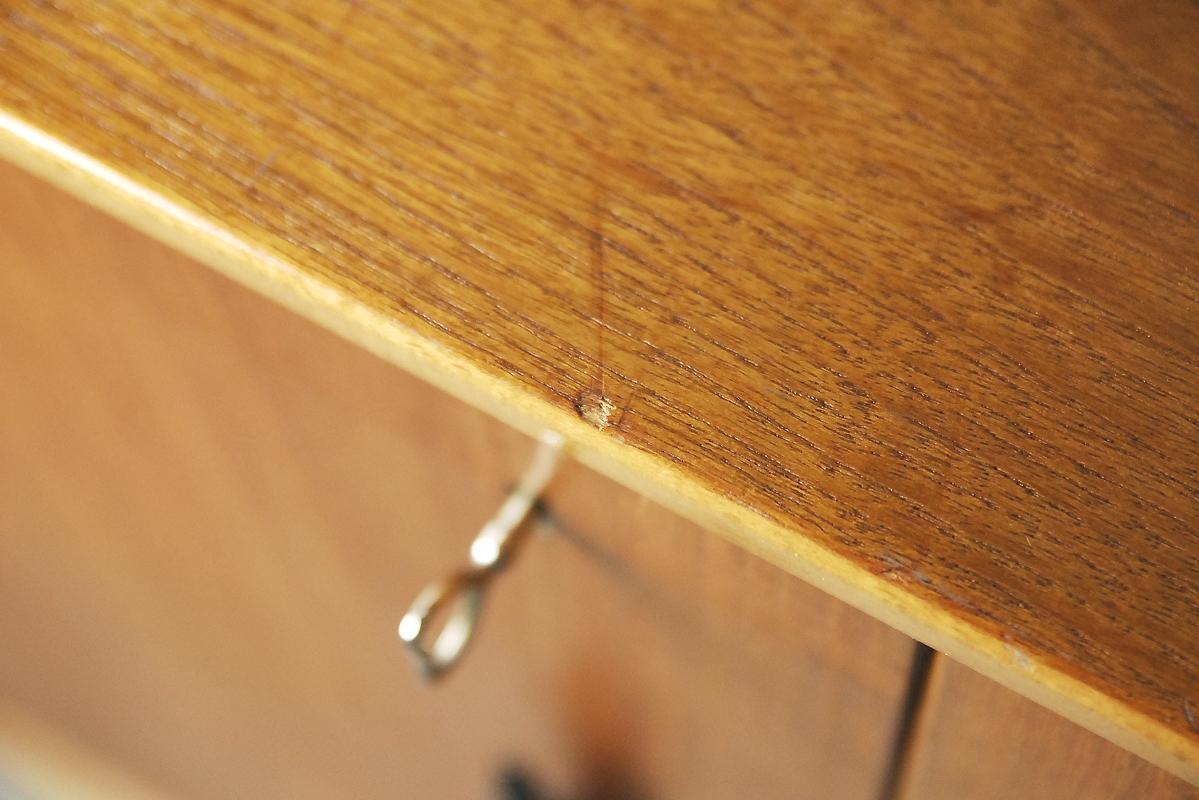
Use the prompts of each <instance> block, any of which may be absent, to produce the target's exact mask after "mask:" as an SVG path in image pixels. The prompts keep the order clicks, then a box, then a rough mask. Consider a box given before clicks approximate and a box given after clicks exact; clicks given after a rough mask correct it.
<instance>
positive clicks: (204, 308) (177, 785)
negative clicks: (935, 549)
mask: <svg viewBox="0 0 1199 800" xmlns="http://www.w3.org/2000/svg"><path fill="white" fill-rule="evenodd" d="M0 186H2V187H3V191H0V218H2V219H4V220H5V225H4V227H3V228H2V229H0V262H2V263H3V264H4V269H3V270H0V294H2V296H3V298H4V302H5V307H6V313H5V314H4V315H3V317H2V320H0V325H2V326H3V331H2V333H0V340H2V341H3V342H4V346H3V348H2V349H0V370H2V372H3V375H4V380H3V381H0V409H3V416H2V418H0V486H3V503H2V504H0V505H2V508H3V510H2V511H0V608H2V609H3V613H0V641H3V642H4V657H3V658H2V659H0V697H3V698H5V699H6V700H7V701H8V702H10V703H13V704H15V705H17V706H18V707H19V708H21V709H24V710H25V711H27V712H32V713H33V714H35V715H36V716H37V717H38V718H41V719H43V720H47V721H49V722H51V723H53V724H54V725H55V726H56V727H58V728H59V729H61V730H63V731H66V732H67V733H69V734H70V735H71V736H72V737H74V738H77V739H79V740H81V741H83V742H88V743H93V744H94V745H95V746H96V747H97V748H98V749H99V750H100V751H101V753H102V754H103V756H104V757H106V758H108V759H111V760H112V761H113V762H114V763H116V764H118V765H121V766H123V767H124V768H125V769H126V770H128V771H129V772H131V773H133V774H135V775H137V776H140V777H142V778H144V779H145V780H147V781H148V782H150V783H151V784H153V785H154V786H157V787H159V788H160V789H161V790H162V791H163V792H164V793H165V794H166V795H168V796H175V797H182V798H209V797H254V798H270V797H278V798H301V797H313V798H330V797H354V798H369V797H380V798H383V797H397V796H407V797H444V798H453V797H463V798H466V797H472V798H473V797H477V798H497V800H498V799H499V798H500V797H501V796H502V795H501V793H500V791H499V785H500V777H501V774H502V772H503V771H504V770H506V769H509V768H520V769H523V770H527V771H528V772H529V774H530V775H532V776H534V777H535V778H536V779H537V780H538V781H539V782H540V783H541V784H542V785H543V786H544V787H546V788H547V790H548V791H552V792H553V793H554V796H558V797H561V796H567V797H596V798H600V797H602V798H609V797H630V798H631V797H639V798H640V797H644V798H667V797H712V798H716V797H730V798H733V797H745V796H747V793H748V794H749V795H752V796H755V797H763V798H768V797H777V798H793V797H812V798H847V799H849V798H874V797H876V796H877V793H878V791H879V787H880V785H881V783H882V782H883V781H884V780H885V778H886V775H887V771H888V770H889V769H890V767H891V763H890V760H891V757H892V752H893V748H894V745H895V737H896V736H897V733H898V725H899V719H900V710H901V708H902V705H903V699H904V690H905V686H906V683H907V668H908V666H909V664H910V662H911V659H912V656H913V651H914V647H915V645H914V644H913V643H912V642H911V641H910V640H909V639H907V638H906V637H904V636H902V635H901V634H899V633H897V632H895V631H893V630H891V629H889V628H887V627H886V626H884V625H883V624H882V623H879V622H876V621H874V620H871V619H869V618H867V617H866V616H865V615H863V614H861V613H860V612H858V611H855V610H853V609H850V608H849V607H848V606H845V605H844V604H842V603H840V602H839V601H837V600H834V599H832V598H830V597H828V596H826V595H824V594H822V593H821V592H819V591H818V590H816V589H815V588H813V587H810V586H807V585H805V584H804V583H802V582H801V581H799V580H798V579H796V578H793V577H792V576H790V575H787V574H785V573H783V572H782V571H780V570H778V569H777V568H775V567H772V566H770V565H769V564H767V563H765V562H764V561H761V560H760V559H758V558H755V557H753V556H751V555H750V554H748V553H746V552H745V551H743V550H741V549H740V548H737V547H735V546H733V545H732V544H730V543H728V542H726V541H724V540H723V539H720V538H718V537H714V536H712V535H711V534H709V533H706V532H704V531H701V530H699V529H698V528H697V527H696V526H695V525H693V524H691V523H688V522H686V521H684V520H682V519H680V518H679V517H678V516H676V515H674V514H671V513H669V512H667V511H665V510H663V509H662V508H660V507H658V506H656V505H654V504H652V503H650V502H648V501H646V500H645V499H644V498H641V497H639V496H637V495H635V494H634V493H633V492H631V491H629V490H628V489H625V488H622V487H619V486H617V485H615V484H613V483H612V482H611V481H609V480H607V479H605V478H602V477H600V476H598V475H596V474H595V473H593V472H591V471H589V470H587V469H586V468H583V467H581V466H579V465H577V464H573V463H568V464H567V465H566V466H565V467H564V468H563V469H562V470H561V472H560V474H559V475H558V477H557V478H556V480H555V481H554V483H553V485H552V488H551V490H550V491H549V493H548V494H547V496H546V502H547V504H548V507H549V509H550V511H551V513H552V516H553V519H554V520H555V522H554V523H553V524H550V523H541V524H540V526H539V530H538V531H537V532H535V535H534V540H533V541H531V542H530V543H529V544H528V546H527V548H526V550H525V552H523V553H522V554H521V557H520V558H519V559H518V560H517V561H516V563H515V564H514V565H513V567H512V568H511V570H510V571H508V572H507V573H505V574H504V575H503V576H502V577H500V578H499V579H497V581H496V583H495V585H494V586H493V587H492V590H491V592H490V596H489V598H488V607H487V608H486V609H485V616H484V619H483V621H482V626H481V628H480V630H479V635H478V641H477V642H476V643H475V644H474V645H473V647H472V649H471V651H470V652H469V653H468V654H467V656H466V658H465V660H464V662H463V664H462V665H461V667H460V668H459V670H458V671H456V672H455V673H453V674H451V675H449V676H448V677H447V678H446V680H445V681H444V683H442V684H439V685H436V686H423V685H421V683H420V681H419V680H418V678H417V675H416V672H415V671H414V670H413V669H412V666H411V665H410V664H409V662H408V659H407V658H406V656H405V653H404V652H403V650H402V648H401V646H400V643H399V641H398V640H397V638H396V636H395V626H396V623H397V622H398V620H399V617H400V614H401V613H402V612H403V609H404V607H405V606H406V605H407V603H408V602H409V601H411V599H412V598H413V596H414V595H415V594H416V593H417V591H419V589H420V588H421V587H422V586H423V584H424V583H425V582H426V581H428V580H430V579H432V578H435V577H438V576H440V575H441V574H443V573H445V572H447V571H449V570H450V569H452V568H453V567H455V566H457V565H458V564H459V563H460V562H462V561H463V560H464V558H465V556H466V548H467V546H468V544H469V542H470V540H471V538H472V537H473V536H474V533H475V532H476V530H477V529H478V528H479V526H480V525H481V524H482V523H483V522H484V521H485V520H486V519H487V518H488V517H489V516H490V515H491V514H492V513H493V512H494V511H495V509H496V507H497V506H498V505H499V503H500V501H501V500H502V499H503V497H504V494H505V492H506V491H507V490H508V489H509V488H510V486H511V483H512V482H513V481H514V480H515V479H516V477H517V476H519V474H520V472H521V471H522V470H523V469H524V464H525V462H526V460H527V459H528V457H529V454H530V452H531V442H530V440H529V439H528V438H527V437H525V436H523V435H521V434H519V433H516V432H515V431H513V430H511V429H509V428H507V427H506V426H504V425H502V424H499V423H497V422H495V421H494V420H492V419H490V418H488V417H485V416H484V415H482V414H481V413H479V412H477V411H475V410H473V409H470V408H468V407H466V406H465V405H463V404H462V403H461V402H459V401H456V400H453V399H452V398H449V397H448V396H446V395H444V394H442V393H441V392H439V391H437V390H435V389H433V388H431V387H429V386H427V385H425V384H423V383H421V382H420V381H418V380H416V379H415V378H413V377H411V376H408V375H406V374H404V373H402V372H400V371H399V370H397V369H395V368H394V367H392V366H391V365H389V364H386V363H384V362H383V361H380V360H378V359H377V358H375V357H374V356H371V355H369V354H367V353H365V352H363V351H362V350H360V349H358V348H356V347H354V346H353V345H351V344H349V343H347V342H344V341H342V340H339V339H337V338H336V337H334V336H333V335H332V334H330V333H328V332H326V331H323V330H321V329H319V328H317V327H316V326H314V325H312V324H311V323H309V322H306V321H304V320H301V319H299V318H298V317H295V316H294V315H292V314H291V313H289V312H287V311H284V310H283V309H280V308H278V307H276V306H274V305H273V304H271V303H270V302H268V301H266V300H263V299H262V298H260V297H257V296H255V295H253V294H251V293H250V292H249V291H247V290H246V289H244V288H242V287H239V286H236V285H234V284H233V283H231V282H229V281H228V280H227V279H225V278H223V277H220V276H219V275H216V274H214V273H212V272H210V271H209V270H207V269H205V268H203V267H201V266H199V265H197V264H194V263H192V262H189V261H188V260H187V259H186V258H184V257H182V256H180V255H178V254H176V253H174V252H172V251H171V250H169V249H167V248H166V247H164V246H162V245H159V244H157V243H154V242H152V241H150V240H149V239H147V238H145V237H144V236H142V235H140V234H137V233H134V232H132V231H131V230H129V229H127V228H125V227H124V226H122V225H120V224H118V223H116V222H113V221H111V220H109V219H107V218H105V217H104V216H103V215H101V214H100V213H99V212H97V211H95V210H93V209H90V208H87V207H85V206H83V205H82V204H81V203H79V202H78V201H75V200H71V199H69V198H67V197H65V196H64V195H61V194H60V193H58V192H56V191H54V190H51V189H49V188H48V187H46V186H44V185H42V184H40V183H38V182H36V181H34V180H33V179H31V178H28V177H26V176H24V175H22V174H20V173H18V172H17V171H16V170H14V169H12V168H11V167H0ZM746 586H752V587H753V591H750V592H747V591H745V590H744V588H745V587H746Z"/></svg>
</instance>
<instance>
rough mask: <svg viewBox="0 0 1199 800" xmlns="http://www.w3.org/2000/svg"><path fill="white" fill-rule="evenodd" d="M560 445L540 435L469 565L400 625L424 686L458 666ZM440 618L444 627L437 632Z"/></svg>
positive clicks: (428, 594)
mask: <svg viewBox="0 0 1199 800" xmlns="http://www.w3.org/2000/svg"><path fill="white" fill-rule="evenodd" d="M563 444H564V441H563V439H562V436H561V435H559V434H557V433H554V432H553V431H546V432H544V433H542V435H541V440H540V443H539V445H538V447H537V452H536V453H535V454H534V455H533V462H532V463H531V464H530V465H529V468H528V469H527V470H525V474H524V475H523V476H521V479H520V482H519V483H517V485H516V488H515V489H513V490H512V492H511V493H510V494H509V495H508V497H507V499H506V500H504V502H503V504H502V505H500V508H499V511H497V512H496V514H495V516H494V517H492V518H491V519H490V520H489V521H488V522H487V524H486V525H484V526H483V529H482V530H481V531H479V535H478V536H476V537H475V540H474V541H473V542H471V545H470V562H469V565H468V566H467V567H465V568H464V569H461V570H459V571H457V572H455V573H453V574H451V575H450V576H449V577H447V578H445V579H443V580H440V581H435V582H433V583H430V584H429V585H428V586H426V587H425V588H424V589H423V590H422V591H421V593H420V594H418V595H417V596H416V599H415V600H414V601H413V602H412V605H411V606H410V607H409V608H408V611H407V613H405V614H404V616H403V618H402V619H401V620H400V628H399V633H400V641H402V642H403V643H404V644H405V645H406V646H407V647H408V651H409V652H410V653H411V654H412V656H413V658H414V659H415V660H416V664H417V668H418V669H419V670H420V673H421V676H422V677H423V678H424V679H425V680H426V681H435V680H437V679H438V678H440V677H441V676H443V675H444V674H445V673H446V672H448V671H449V670H450V669H452V668H453V667H454V665H455V664H457V663H458V662H459V661H460V660H461V658H462V654H463V653H464V652H465V651H466V647H467V645H469V644H470V641H471V638H472V637H473V636H474V632H475V627H476V626H477V625H478V622H479V615H480V614H481V613H482V610H483V601H484V599H485V598H486V591H487V584H488V583H489V582H490V581H491V579H492V578H493V577H495V576H496V575H497V574H499V573H500V572H501V571H503V569H504V567H505V566H507V565H508V564H509V563H510V562H511V561H512V558H513V557H514V556H515V555H516V553H517V551H518V550H519V549H520V546H521V544H522V543H523V542H524V540H525V538H526V537H527V535H528V531H529V526H528V525H526V524H525V523H526V522H527V521H528V518H529V516H530V514H531V513H532V512H533V510H534V508H535V507H536V505H537V500H538V498H539V497H540V495H541V492H542V491H544V489H545V487H546V485H547V484H548V483H549V482H550V479H551V478H552V477H553V476H554V471H555V470H556V469H557V466H558V462H559V460H560V459H561V457H562V451H563ZM439 616H444V618H445V622H444V624H443V625H442V626H441V630H440V632H437V631H436V620H435V618H436V617H439Z"/></svg>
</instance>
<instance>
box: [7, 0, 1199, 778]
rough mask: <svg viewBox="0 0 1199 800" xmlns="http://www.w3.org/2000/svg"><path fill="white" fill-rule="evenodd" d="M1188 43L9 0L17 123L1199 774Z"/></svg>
mask: <svg viewBox="0 0 1199 800" xmlns="http://www.w3.org/2000/svg"><path fill="white" fill-rule="evenodd" d="M1197 36H1199V8H1197V7H1196V6H1195V5H1194V4H1193V3H1188V2H1183V1H1182V0H1175V1H1174V2H1169V1H1168V0H1164V1H1163V2H1154V3H1147V4H1135V5H1129V4H1121V3H1115V2H1108V1H1107V0H1102V1H1101V2H1097V3H1085V4H1084V3H1062V2H1050V0H1025V1H1024V2H1020V3H1015V4H1002V5H1001V6H996V5H994V4H990V3H986V2H982V0H977V2H975V1H972V2H965V3H952V4H950V3H937V4H923V5H916V4H904V3H900V2H897V0H878V1H877V2H866V1H865V0H862V2H857V1H852V2H835V3H834V2H817V3H809V4H803V5H802V6H798V5H792V4H786V3H782V2H744V3H737V4H729V5H717V4H709V3H703V2H698V0H695V1H694V2H691V1H688V2H679V3H670V4H650V3H642V2H598V3H581V4H570V3H566V2H549V3H546V2H537V3H521V2H507V3H499V4H486V5H478V6H476V5H473V4H469V3H466V4H457V3H454V4H447V5H445V6H444V7H439V8H438V9H437V11H436V12H434V11H432V10H431V9H428V8H424V7H422V6H420V5H419V4H411V5H409V4H397V3H392V2H369V1H364V2H355V3H352V4H351V3H342V2H335V0H309V1H308V2H289V3H279V4H272V5H271V6H270V7H269V8H267V7H261V5H260V4H251V3H239V2H234V1H233V0H185V1H183V2H151V3H146V2H140V0H139V2H133V0H123V1H122V0H109V1H108V2H89V3H73V2H67V1H66V0H43V1H41V2H34V1H33V0H14V1H13V2H10V3H8V4H6V6H5V10H4V13H3V21H2V23H0V106H2V107H3V108H4V109H6V111H7V116H6V117H4V120H3V122H4V124H3V125H0V128H2V129H3V130H4V131H5V135H4V137H3V139H2V146H3V148H4V151H5V152H6V153H7V154H8V156H9V157H10V158H14V159H18V160H21V161H22V163H26V164H27V165H29V166H30V167H31V168H35V169H37V170H39V171H40V172H41V173H42V174H44V175H46V176H47V177H50V178H51V179H53V180H56V181H58V182H59V183H60V184H62V185H64V186H68V187H70V188H72V190H74V191H77V192H80V193H84V194H86V195H87V196H88V197H89V198H90V199H91V200H92V202H96V203H100V204H102V205H105V206H106V207H109V208H111V209H113V210H115V211H117V212H118V213H121V214H122V215H123V216H124V217H125V218H128V219H130V220H131V221H133V222H135V224H138V225H140V226H142V227H143V228H144V229H146V230H149V231H152V232H153V233H154V235H156V236H159V237H161V238H164V239H167V240H169V241H171V242H172V243H174V244H175V245H176V246H179V247H183V248H185V249H187V250H188V251H189V252H191V253H193V254H194V255H196V256H198V257H200V258H202V259H203V260H205V261H207V262H209V263H212V264H214V265H217V266H219V267H220V268H222V269H224V270H225V271H226V272H228V273H230V274H233V275H235V276H237V277H238V278H239V279H241V280H243V281H245V282H247V283H249V284H251V285H253V286H255V287H256V288H258V289H260V290H262V291H265V292H267V293H269V294H271V295H272V296H274V297H276V298H279V299H281V300H283V301H285V302H287V303H289V304H290V305H291V306H292V307H294V308H298V309H300V310H302V311H303V312H304V313H306V314H308V315H310V316H312V317H313V318H316V319H319V320H320V321H322V323H323V324H326V325H329V326H331V327H334V328H336V329H338V330H339V331H341V332H342V333H345V334H347V335H349V336H351V337H353V338H354V339H355V340H357V341H359V342H360V343H362V344H364V345H366V346H368V347H371V348H373V349H375V350H376V351H377V352H381V353H385V354H386V355H387V356H388V357H389V358H393V359H394V360H396V361H398V362H402V363H404V364H405V365H406V366H408V367H410V368H413V369H416V370H417V371H418V372H420V373H421V374H422V375H424V376H425V377H428V378H430V379H432V380H436V381H439V382H441V383H442V384H443V385H447V386H451V387H453V388H454V389H455V391H457V392H459V393H460V394H462V395H463V396H470V397H471V398H472V399H473V400H474V401H475V402H477V403H479V404H481V405H487V406H488V407H489V408H491V409H492V410H493V411H496V412H497V413H501V414H509V413H511V414H513V415H517V411H514V410H513V409H519V414H523V415H524V416H525V417H526V418H529V419H533V420H535V422H536V423H537V424H547V423H548V424H552V425H554V426H555V427H558V428H560V429H562V430H563V431H564V432H565V433H566V434H567V435H568V436H569V437H570V438H571V439H572V441H574V442H575V444H576V447H577V450H578V452H579V453H580V454H581V457H583V458H586V459H589V460H590V463H594V464H596V465H597V466H600V467H602V468H604V469H605V470H606V471H607V472H608V473H609V474H612V475H616V476H618V477H620V478H621V480H623V481H625V482H626V483H629V484H634V485H636V486H638V487H639V488H641V489H642V490H644V491H647V492H650V493H652V494H653V496H654V497H656V498H659V499H662V500H663V501H665V502H668V503H670V504H671V505H672V506H673V507H675V508H678V509H680V510H683V511H686V512H687V513H689V514H691V515H692V516H695V517H697V518H703V519H704V520H705V522H706V523H707V524H709V525H712V526H714V527H717V528H719V529H721V530H722V531H724V532H726V533H729V534H730V535H732V536H733V537H734V538H736V539H737V540H738V541H740V542H741V543H743V544H745V545H746V546H748V547H750V548H751V549H753V550H754V551H755V552H758V553H761V554H763V555H765V556H767V557H769V558H771V559H772V560H774V561H775V562H776V563H778V564H781V565H783V566H784V567H786V568H787V569H789V570H791V571H793V572H796V573H797V574H801V575H803V576H804V577H806V578H807V579H809V580H812V581H814V582H817V583H819V585H821V586H822V587H824V588H826V589H828V590H829V591H831V592H833V593H835V594H837V595H838V596H840V597H843V598H845V599H847V600H850V601H851V602H853V603H854V604H856V605H858V606H859V607H861V608H865V609H868V610H869V611H870V613H872V614H875V615H877V616H880V617H882V618H884V619H886V620H887V621H888V622H890V623H892V624H894V625H897V626H899V627H900V628H901V629H903V630H904V631H907V632H909V633H910V634H912V635H914V636H917V637H918V638H921V639H922V640H924V641H927V642H929V643H930V644H933V645H934V646H936V647H938V648H941V649H944V650H946V651H948V652H950V653H952V654H954V655H955V656H956V657H959V658H961V659H963V660H965V661H967V662H968V663H970V664H971V665H972V666H975V667H977V668H979V669H982V670H984V671H986V672H987V674H989V675H992V676H994V677H996V678H998V679H1000V680H1003V681H1004V682H1006V683H1008V684H1009V685H1011V686H1014V687H1016V688H1018V689H1019V690H1020V691H1022V692H1024V693H1027V694H1029V695H1030V696H1034V697H1035V698H1036V699H1038V700H1039V701H1041V702H1045V703H1049V704H1051V705H1053V706H1054V707H1055V708H1058V709H1059V710H1061V711H1062V712H1063V713H1066V714H1068V715H1069V716H1071V717H1072V718H1073V719H1076V720H1078V721H1080V722H1082V723H1084V724H1086V725H1087V726H1089V727H1091V728H1092V729H1096V730H1100V731H1101V732H1102V733H1103V734H1104V735H1105V736H1108V737H1110V738H1113V739H1115V740H1118V741H1120V742H1121V743H1123V744H1125V745H1126V746H1130V747H1133V748H1135V749H1137V751H1138V752H1140V753H1142V754H1144V755H1145V756H1146V757H1148V758H1151V759H1153V760H1155V761H1156V762H1157V763H1160V764H1163V765H1165V766H1167V767H1168V768H1170V769H1171V770H1173V771H1175V772H1178V773H1179V774H1183V775H1186V776H1187V777H1188V778H1190V779H1191V780H1195V781H1199V726H1197V725H1196V723H1195V722H1194V717H1193V715H1191V714H1188V709H1190V708H1194V707H1199V697H1196V691H1197V689H1196V687H1199V644H1197V642H1199V635H1197V634H1199V591H1197V585H1196V581H1197V578H1196V576H1197V575H1199V547H1197V542H1196V530H1197V529H1199V525H1197V523H1199V513H1197V511H1199V497H1197V492H1199V488H1197V487H1199V455H1197V450H1196V447H1197V446H1196V441H1199V417H1197V415H1196V412H1195V409H1196V408H1199V402H1197V400H1199V381H1197V380H1196V345H1197V344H1199V325H1196V319H1197V317H1196V311H1197V309H1199V296H1197V294H1199V293H1197V282H1199V273H1197V272H1196V270H1195V264H1196V255H1197V252H1199V237H1197V236H1196V224H1195V222H1196V215H1197V213H1199V210H1197V208H1199V127H1197V125H1196V119H1197V118H1199V112H1197V109H1196V102H1197V100H1199V90H1197V89H1196V86H1197V85H1199V82H1197V81H1196V80H1195V74H1196V67H1195V63H1194V58H1193V51H1194V41H1195V39H1196V37H1197ZM79 153H83V154H86V155H87V156H88V157H90V158H91V159H92V160H87V159H85V158H84V157H83V156H80V155H79ZM604 401H607V402H608V403H610V404H611V406H612V411H611V413H610V414H596V413H587V412H588V411H589V410H591V411H594V410H596V409H602V408H604V407H605V406H604ZM582 415H586V416H587V418H588V421H583V420H582V419H580V417H581V416H582ZM605 419H606V420H607V422H608V423H609V424H608V425H606V426H604V425H603V424H601V425H600V427H601V428H602V430H598V431H597V430H595V429H594V428H592V427H591V423H592V422H595V421H596V420H599V421H600V422H601V423H603V422H604V420H605ZM746 591H747V592H752V591H754V589H753V587H746Z"/></svg>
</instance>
